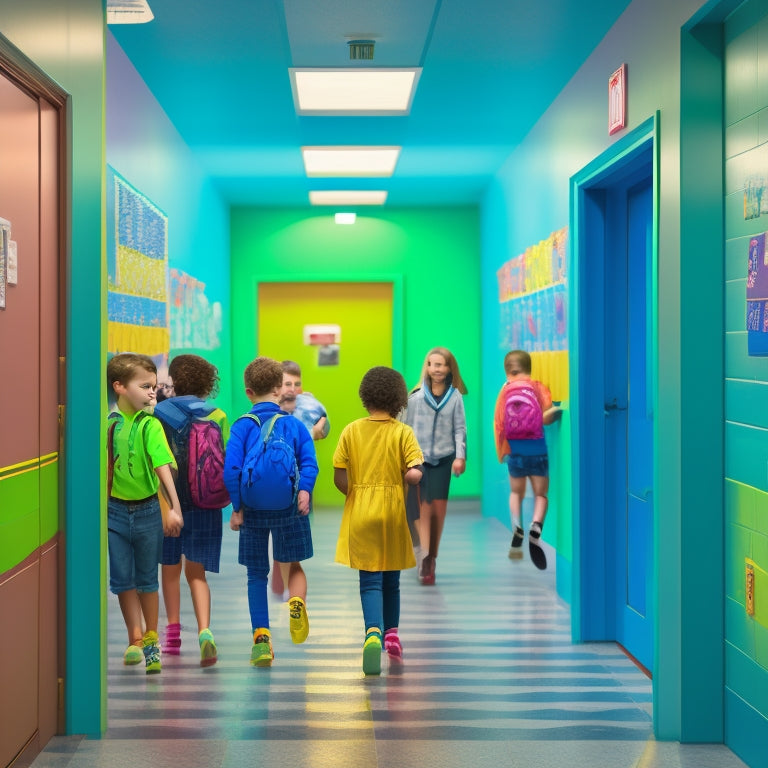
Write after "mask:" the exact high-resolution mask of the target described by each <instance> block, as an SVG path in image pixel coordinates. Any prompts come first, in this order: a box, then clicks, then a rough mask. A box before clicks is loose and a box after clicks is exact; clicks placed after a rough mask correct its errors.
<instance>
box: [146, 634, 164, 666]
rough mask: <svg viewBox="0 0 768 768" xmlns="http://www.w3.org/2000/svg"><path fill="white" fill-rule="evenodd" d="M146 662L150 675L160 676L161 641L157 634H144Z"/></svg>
mask: <svg viewBox="0 0 768 768" xmlns="http://www.w3.org/2000/svg"><path fill="white" fill-rule="evenodd" d="M143 642H144V648H143V651H144V660H145V661H146V663H147V674H148V675H159V674H160V670H161V669H162V664H161V663H160V639H159V638H158V636H157V632H152V631H149V632H146V633H145V634H144V641H143Z"/></svg>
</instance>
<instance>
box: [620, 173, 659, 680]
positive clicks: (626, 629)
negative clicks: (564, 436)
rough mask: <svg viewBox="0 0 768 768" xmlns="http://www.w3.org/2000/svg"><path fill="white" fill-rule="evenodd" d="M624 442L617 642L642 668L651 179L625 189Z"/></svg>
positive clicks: (649, 449)
mask: <svg viewBox="0 0 768 768" xmlns="http://www.w3.org/2000/svg"><path fill="white" fill-rule="evenodd" d="M626 205H627V340H628V344H627V361H628V365H627V397H626V402H627V426H626V434H627V442H626V457H627V460H626V464H627V467H626V478H627V481H626V490H625V494H626V495H625V499H626V502H625V505H624V508H621V507H620V508H619V509H617V510H616V512H617V514H618V515H619V516H622V515H623V519H619V520H618V524H617V528H616V531H617V541H616V547H617V551H619V552H626V557H617V558H616V567H617V574H616V576H617V579H616V587H617V589H616V600H617V613H616V619H617V627H616V631H617V640H618V641H619V642H620V643H621V644H622V645H624V647H625V648H626V649H627V650H628V651H629V652H630V653H631V654H632V655H633V656H634V657H635V658H636V659H637V660H638V661H639V662H640V663H641V664H642V665H643V666H645V667H646V668H647V669H649V670H650V669H652V666H653V612H652V610H651V605H650V604H649V601H650V598H651V597H652V593H651V578H652V573H651V563H652V554H653V550H652V543H653V463H652V457H653V412H652V402H651V397H650V394H651V393H650V392H649V390H648V368H649V366H648V325H649V324H648V316H647V306H648V295H649V291H648V284H649V274H650V264H651V253H652V205H653V192H652V187H651V180H650V179H646V180H644V181H643V182H641V183H640V184H639V185H637V186H636V187H634V188H632V189H630V190H628V192H627V196H626Z"/></svg>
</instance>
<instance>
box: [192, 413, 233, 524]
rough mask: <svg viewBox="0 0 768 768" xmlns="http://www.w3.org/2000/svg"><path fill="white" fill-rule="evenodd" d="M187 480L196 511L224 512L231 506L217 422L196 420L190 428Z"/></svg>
mask: <svg viewBox="0 0 768 768" xmlns="http://www.w3.org/2000/svg"><path fill="white" fill-rule="evenodd" d="M187 479H188V481H189V493H190V496H191V497H192V503H193V504H194V505H195V506H196V507H200V508H201V509H223V508H224V507H226V506H227V504H229V494H228V493H227V489H226V488H225V487H224V441H223V439H222V436H221V428H220V427H219V425H218V424H217V423H216V422H215V421H210V420H208V419H196V418H193V419H192V422H191V423H190V425H189V455H188V457H187Z"/></svg>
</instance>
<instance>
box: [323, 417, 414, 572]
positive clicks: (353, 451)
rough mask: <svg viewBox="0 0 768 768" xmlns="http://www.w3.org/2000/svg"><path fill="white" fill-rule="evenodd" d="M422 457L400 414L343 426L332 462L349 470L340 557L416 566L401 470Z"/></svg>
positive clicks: (383, 566) (354, 564)
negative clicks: (391, 417)
mask: <svg viewBox="0 0 768 768" xmlns="http://www.w3.org/2000/svg"><path fill="white" fill-rule="evenodd" d="M423 461H424V457H423V456H422V453H421V448H419V444H418V442H417V441H416V435H414V433H413V430H412V429H411V428H410V427H409V426H408V425H407V424H403V423H402V422H400V421H397V420H396V419H386V420H383V419H381V420H380V419H371V418H365V419H358V420H357V421H353V422H352V423H351V424H348V425H347V426H346V427H344V429H343V431H342V433H341V436H340V437H339V444H338V446H337V447H336V451H335V453H334V454H333V466H334V467H337V468H340V469H346V470H347V481H348V489H349V490H348V493H347V498H346V501H345V502H344V512H343V514H342V517H341V530H340V531H339V540H338V542H337V544H336V562H337V563H342V564H344V565H348V566H349V567H350V568H356V569H357V570H362V571H400V570H403V569H404V568H413V567H414V566H415V565H416V558H415V557H414V555H413V545H412V543H411V534H410V532H409V530H408V521H407V520H406V517H405V494H404V491H403V473H404V472H405V471H406V470H407V469H409V468H410V467H416V466H418V465H419V464H421V463H422V462H423Z"/></svg>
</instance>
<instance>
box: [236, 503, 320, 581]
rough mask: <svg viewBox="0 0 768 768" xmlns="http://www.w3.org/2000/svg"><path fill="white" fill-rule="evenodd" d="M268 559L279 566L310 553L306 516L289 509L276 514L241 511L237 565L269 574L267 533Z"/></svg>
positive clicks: (310, 536) (310, 531)
mask: <svg viewBox="0 0 768 768" xmlns="http://www.w3.org/2000/svg"><path fill="white" fill-rule="evenodd" d="M270 533H271V534H272V557H274V559H275V560H277V561H278V562H281V563H298V562H301V561H302V560H308V559H309V558H310V557H312V555H313V554H314V551H313V549H312V530H311V528H310V525H309V515H300V514H299V513H298V510H297V509H296V508H295V507H293V508H291V509H289V510H283V511H280V512H261V511H258V512H257V511H255V510H251V509H247V508H246V509H244V510H243V524H242V525H241V526H240V546H239V549H238V557H237V562H238V563H240V565H245V566H247V567H249V568H255V569H257V570H261V571H263V570H264V569H266V570H267V571H269V534H270Z"/></svg>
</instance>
